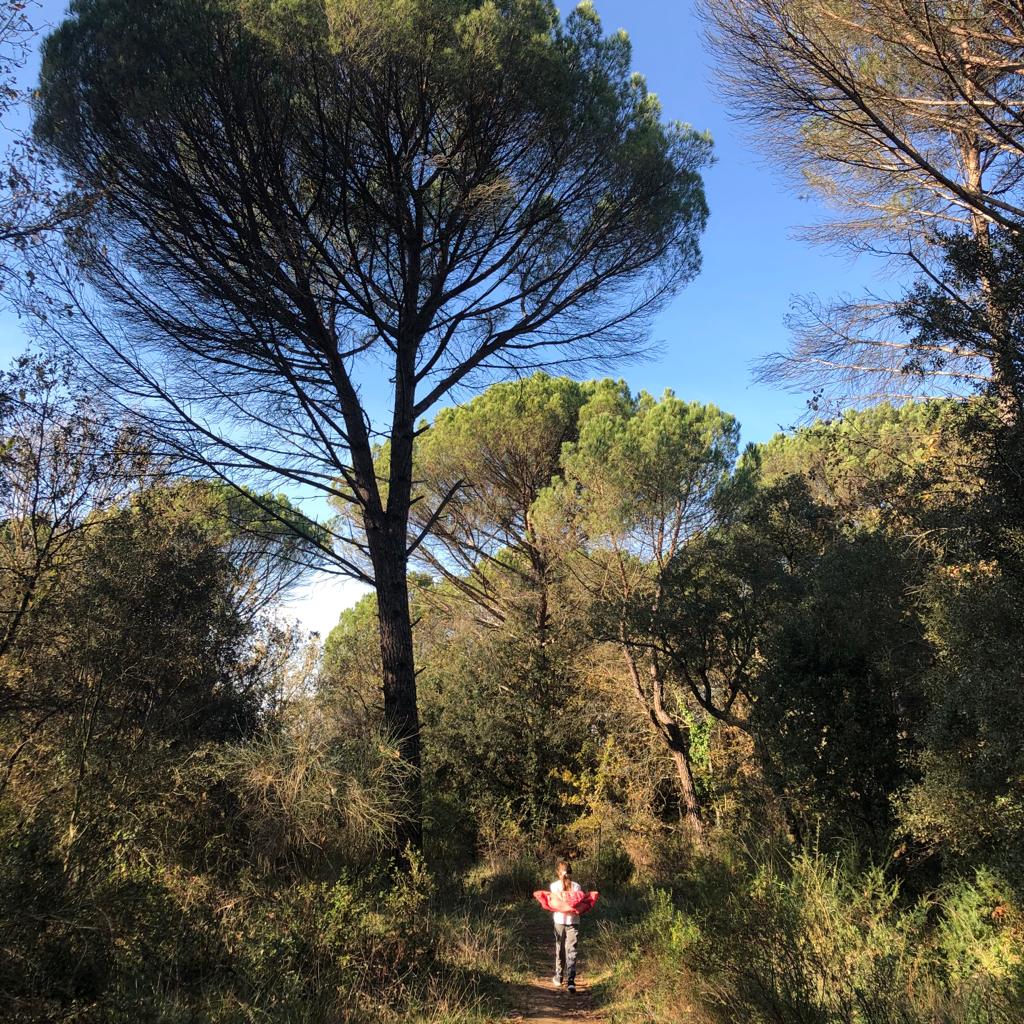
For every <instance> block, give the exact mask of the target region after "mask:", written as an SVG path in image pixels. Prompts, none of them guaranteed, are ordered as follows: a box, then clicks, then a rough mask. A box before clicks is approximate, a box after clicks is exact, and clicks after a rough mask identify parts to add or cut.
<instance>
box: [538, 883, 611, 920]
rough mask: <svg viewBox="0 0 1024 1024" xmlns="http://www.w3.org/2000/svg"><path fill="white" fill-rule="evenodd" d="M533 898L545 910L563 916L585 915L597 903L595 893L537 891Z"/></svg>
mask: <svg viewBox="0 0 1024 1024" xmlns="http://www.w3.org/2000/svg"><path fill="white" fill-rule="evenodd" d="M533 898H534V899H535V900H536V901H537V902H538V903H539V904H540V905H541V906H542V907H543V908H544V909H545V910H550V911H552V912H561V913H563V914H585V913H586V912H587V911H588V910H591V909H593V906H594V904H595V903H596V902H597V893H596V892H582V891H580V890H578V889H577V890H575V891H573V892H548V890H547V889H538V890H537V891H536V892H535V893H534V894H533Z"/></svg>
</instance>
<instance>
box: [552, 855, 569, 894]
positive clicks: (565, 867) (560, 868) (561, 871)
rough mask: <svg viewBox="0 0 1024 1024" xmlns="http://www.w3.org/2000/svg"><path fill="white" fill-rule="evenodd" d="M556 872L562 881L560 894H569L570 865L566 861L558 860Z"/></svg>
mask: <svg viewBox="0 0 1024 1024" xmlns="http://www.w3.org/2000/svg"><path fill="white" fill-rule="evenodd" d="M556 871H557V872H558V877H559V878H560V879H561V880H562V892H569V890H570V889H572V864H570V863H569V861H567V860H560V861H559V862H558V864H557V865H556Z"/></svg>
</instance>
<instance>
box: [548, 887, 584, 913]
mask: <svg viewBox="0 0 1024 1024" xmlns="http://www.w3.org/2000/svg"><path fill="white" fill-rule="evenodd" d="M551 891H552V892H565V887H564V886H563V885H562V880H561V879H560V878H556V879H555V881H553V882H552V883H551ZM582 891H583V886H582V885H580V883H579V882H573V883H572V892H582ZM579 923H580V915H579V914H565V913H563V912H562V911H561V910H556V911H555V924H579Z"/></svg>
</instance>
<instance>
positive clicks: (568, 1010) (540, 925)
mask: <svg viewBox="0 0 1024 1024" xmlns="http://www.w3.org/2000/svg"><path fill="white" fill-rule="evenodd" d="M527 934H528V937H529V943H530V968H531V977H530V978H529V979H528V980H527V981H525V982H523V983H521V984H518V985H510V986H509V991H508V993H507V995H506V998H507V1001H508V1003H509V1005H510V1006H511V1007H512V1009H510V1010H509V1012H508V1013H507V1014H506V1015H505V1017H504V1019H505V1020H522V1021H533V1022H534V1024H554V1022H556V1021H566V1020H570V1021H575V1022H577V1024H602V1022H605V1021H606V1020H607V1017H606V1016H605V1014H604V1013H602V1012H601V1011H600V1010H599V1009H598V1008H597V1006H596V1003H595V1000H594V997H593V991H592V989H593V985H594V984H595V982H596V981H597V980H598V979H597V978H594V977H593V976H591V975H590V974H589V972H588V970H587V949H586V938H587V937H588V936H587V934H586V933H584V936H583V940H582V941H581V943H580V949H581V952H580V958H579V961H578V969H579V977H578V978H577V979H576V993H575V995H570V994H569V993H568V992H567V991H566V990H565V988H564V987H563V988H561V989H557V988H555V987H554V985H552V984H551V975H552V974H553V973H554V940H553V937H552V930H551V918H550V915H544V916H543V917H537V918H536V919H532V918H531V920H530V923H529V924H528V926H527Z"/></svg>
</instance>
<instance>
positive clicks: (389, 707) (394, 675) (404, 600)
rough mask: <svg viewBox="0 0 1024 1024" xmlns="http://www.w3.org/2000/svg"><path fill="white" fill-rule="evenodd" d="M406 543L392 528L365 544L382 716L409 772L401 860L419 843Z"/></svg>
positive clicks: (401, 829) (399, 835)
mask: <svg viewBox="0 0 1024 1024" xmlns="http://www.w3.org/2000/svg"><path fill="white" fill-rule="evenodd" d="M372 532H373V533H376V532H377V531H372ZM405 544H406V541H405V532H404V530H403V531H402V532H400V533H398V532H396V531H394V530H391V531H387V532H386V533H385V535H384V536H383V537H381V536H377V537H375V539H374V541H373V542H372V543H371V545H370V552H371V558H372V560H373V568H374V578H375V580H376V590H377V621H378V624H379V626H380V655H381V666H382V680H381V681H382V684H383V688H384V721H385V725H386V727H387V729H388V733H389V735H390V737H391V738H392V739H393V740H394V741H395V743H397V745H398V752H399V755H400V757H401V759H402V761H403V763H404V766H405V767H406V769H407V770H408V772H409V777H408V778H407V779H406V780H405V784H404V787H403V789H404V792H405V797H406V800H407V802H408V806H407V807H406V808H404V813H403V815H402V820H401V823H400V825H399V828H398V833H397V837H396V838H397V847H398V849H397V851H396V853H397V854H398V856H399V858H400V859H401V858H403V857H404V851H405V848H406V846H407V845H410V844H411V845H412V847H413V848H414V849H416V850H418V849H420V848H421V847H422V845H423V819H422V788H421V781H420V768H421V756H420V722H419V711H418V708H417V702H416V666H415V660H414V655H413V643H412V622H411V619H410V616H409V583H408V557H407V555H406V547H405Z"/></svg>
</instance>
